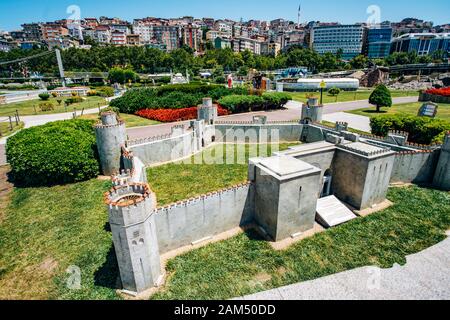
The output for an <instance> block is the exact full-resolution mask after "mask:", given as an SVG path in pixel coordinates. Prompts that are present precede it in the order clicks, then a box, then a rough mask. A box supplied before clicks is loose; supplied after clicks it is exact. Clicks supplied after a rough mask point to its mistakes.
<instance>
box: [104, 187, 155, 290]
mask: <svg viewBox="0 0 450 320" xmlns="http://www.w3.org/2000/svg"><path fill="white" fill-rule="evenodd" d="M105 202H106V204H107V206H108V211H109V223H110V225H111V232H112V237H113V242H114V247H115V251H116V256H117V262H118V264H119V270H120V277H121V279H122V286H123V288H124V290H127V291H129V292H133V293H139V292H142V291H144V290H147V289H149V288H152V287H155V286H157V285H158V283H159V282H160V280H161V265H160V257H159V246H158V240H157V237H156V225H155V217H154V209H155V207H156V201H155V197H154V195H153V194H152V192H151V190H150V188H149V186H148V184H142V183H138V184H128V185H121V186H116V187H114V188H113V189H112V190H111V191H110V192H108V193H106V194H105Z"/></svg>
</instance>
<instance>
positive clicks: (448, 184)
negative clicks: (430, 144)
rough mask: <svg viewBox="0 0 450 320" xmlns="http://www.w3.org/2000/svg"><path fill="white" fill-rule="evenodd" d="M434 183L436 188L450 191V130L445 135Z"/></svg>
mask: <svg viewBox="0 0 450 320" xmlns="http://www.w3.org/2000/svg"><path fill="white" fill-rule="evenodd" d="M433 184H434V186H435V187H436V188H439V189H442V190H446V191H450V131H449V132H447V134H446V135H445V141H444V145H443V146H442V148H441V154H440V156H439V162H438V165H437V168H436V173H435V175H434V180H433Z"/></svg>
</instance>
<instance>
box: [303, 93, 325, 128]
mask: <svg viewBox="0 0 450 320" xmlns="http://www.w3.org/2000/svg"><path fill="white" fill-rule="evenodd" d="M322 114H323V106H322V105H319V103H318V100H317V98H310V99H308V103H306V104H303V105H302V118H301V122H302V123H304V124H308V123H311V122H322Z"/></svg>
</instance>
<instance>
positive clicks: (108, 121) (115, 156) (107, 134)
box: [95, 111, 126, 176]
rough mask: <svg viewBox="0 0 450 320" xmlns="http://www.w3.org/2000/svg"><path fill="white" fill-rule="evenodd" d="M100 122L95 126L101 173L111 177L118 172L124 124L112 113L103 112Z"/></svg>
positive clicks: (124, 129)
mask: <svg viewBox="0 0 450 320" xmlns="http://www.w3.org/2000/svg"><path fill="white" fill-rule="evenodd" d="M100 117H101V120H100V122H99V123H97V124H96V125H95V136H96V139H97V149H98V154H99V157H100V164H101V168H102V173H103V174H104V175H105V176H111V175H113V174H114V173H117V172H119V171H120V158H121V155H122V146H125V141H126V128H125V123H124V122H123V121H122V120H120V119H119V118H118V117H117V114H116V113H115V112H112V111H108V112H103V113H102V114H101V115H100Z"/></svg>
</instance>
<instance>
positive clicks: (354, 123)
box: [323, 112, 372, 132]
mask: <svg viewBox="0 0 450 320" xmlns="http://www.w3.org/2000/svg"><path fill="white" fill-rule="evenodd" d="M323 120H325V121H328V122H333V123H336V122H338V121H343V122H347V123H348V126H349V127H350V128H353V129H357V130H361V131H365V132H370V131H371V130H372V129H371V128H370V118H369V117H364V116H359V115H356V114H351V113H345V112H336V113H330V114H324V115H323Z"/></svg>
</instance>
